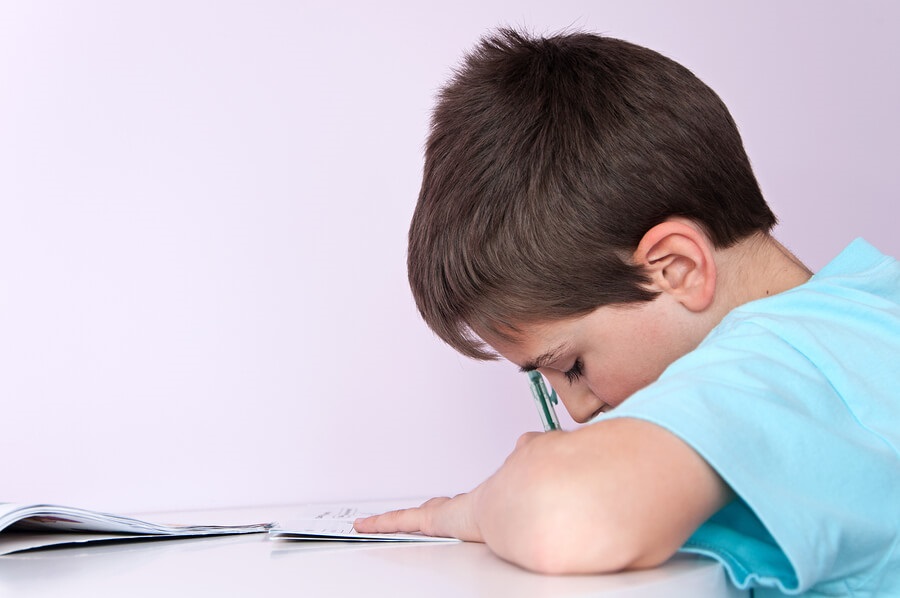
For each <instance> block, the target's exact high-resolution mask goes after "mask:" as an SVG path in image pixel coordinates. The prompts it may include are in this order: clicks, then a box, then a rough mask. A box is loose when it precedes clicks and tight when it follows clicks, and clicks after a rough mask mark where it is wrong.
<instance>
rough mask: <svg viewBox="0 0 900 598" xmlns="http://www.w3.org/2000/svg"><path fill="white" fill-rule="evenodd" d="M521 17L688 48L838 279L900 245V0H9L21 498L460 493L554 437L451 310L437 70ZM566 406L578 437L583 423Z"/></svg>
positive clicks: (1, 161)
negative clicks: (842, 265)
mask: <svg viewBox="0 0 900 598" xmlns="http://www.w3.org/2000/svg"><path fill="white" fill-rule="evenodd" d="M498 25H511V26H517V27H525V28H527V29H529V30H531V31H533V32H537V33H552V32H555V31H558V30H561V29H564V28H572V29H586V30H590V31H595V32H601V33H605V34H609V35H612V36H615V37H621V38H624V39H627V40H630V41H633V42H636V43H639V44H642V45H646V46H649V47H651V48H653V49H655V50H658V51H660V52H662V53H664V54H666V55H668V56H670V57H672V58H674V59H676V60H678V61H680V62H682V63H683V64H685V65H686V66H688V67H689V68H691V69H692V70H693V71H694V72H695V73H696V74H697V75H698V76H700V78H702V79H703V80H704V81H706V82H707V83H708V84H709V85H710V86H711V87H713V89H715V90H716V91H717V92H718V93H719V94H720V95H721V96H722V98H723V99H724V100H725V102H726V104H727V105H728V106H729V107H730V108H731V110H732V113H733V115H734V117H735V120H736V121H737V123H738V125H739V127H740V129H741V131H742V134H743V136H744V140H745V143H746V146H747V149H748V152H749V154H750V157H751V160H752V161H753V164H754V168H755V170H756V172H757V175H758V177H759V179H760V181H761V185H762V187H763V191H764V192H765V194H766V196H767V198H768V199H769V201H770V203H771V204H772V206H773V208H774V209H775V211H776V212H777V213H778V214H779V216H780V218H781V224H780V226H779V227H778V229H777V236H778V237H779V238H780V239H781V240H782V241H783V242H784V243H785V244H786V245H787V246H788V247H789V248H791V249H792V250H794V251H795V252H796V253H797V254H798V255H799V257H800V258H801V259H802V260H804V261H805V262H806V263H807V264H808V265H809V266H810V267H811V268H813V269H818V268H820V267H821V266H822V265H824V264H825V263H826V262H827V261H828V260H829V259H830V258H831V257H833V256H834V255H835V254H836V253H837V252H838V251H839V250H840V249H841V248H843V247H844V246H845V245H846V244H847V243H848V242H849V241H850V240H852V239H853V238H854V237H856V236H864V237H865V238H867V239H868V240H869V241H871V242H873V243H874V244H876V246H878V247H879V248H880V249H882V251H884V252H886V253H890V254H893V255H900V240H898V237H897V235H896V233H895V230H896V228H897V225H896V223H897V220H898V216H900V213H898V212H900V211H898V209H897V207H896V200H897V198H898V197H900V178H898V157H900V156H898V139H900V118H898V116H897V107H898V106H900V76H898V72H900V36H898V35H897V31H898V30H900V8H898V5H897V4H896V3H894V2H890V1H883V2H876V1H869V2H849V1H848V2H812V1H810V2H784V1H760V0H754V1H752V2H714V1H708V2H701V1H681V2H671V1H667V0H660V1H654V2H650V1H647V2H633V1H621V2H613V1H605V2H604V1H597V0H592V1H589V0H558V1H556V2H552V3H551V2H546V0H540V1H536V0H528V1H522V0H516V1H513V0H477V1H475V0H462V1H460V2H453V3H440V4H437V3H434V4H432V3H426V2H414V1H412V0H410V1H408V2H402V1H397V0H387V1H383V2H378V3H375V2H363V1H361V0H350V1H345V2H343V3H324V2H322V3H318V2H317V3H313V2H288V1H275V0H254V1H252V2H251V1H249V0H247V1H244V2H236V1H230V2H228V1H218V0H216V1H213V0H209V1H203V0H178V1H174V0H154V1H152V2H150V1H146V2H137V1H135V2H118V1H113V0H109V1H96V0H94V1H92V0H83V1H80V2H66V1H63V0H60V1H57V2H45V1H39V0H21V1H18V2H14V1H6V0H4V1H3V2H2V3H0V401H2V412H0V413H2V415H0V421H2V423H3V427H2V431H0V450H2V454H3V458H2V466H0V467H2V472H0V479H2V482H0V488H2V490H0V500H7V501H40V502H58V503H64V504H72V505H78V506H85V507H91V508H102V509H108V510H122V511H128V510H148V509H165V508H193V507H198V508H203V507H214V506H228V505H243V504H274V503H291V502H299V501H319V500H331V499H363V498H389V497H402V496H426V495H432V494H445V493H456V492H461V491H465V490H467V489H469V488H470V487H472V486H474V485H475V484H477V483H478V482H479V481H480V480H481V479H483V478H484V477H485V476H487V475H489V474H490V473H491V472H492V471H494V469H495V468H496V467H497V466H498V465H499V464H500V463H501V462H502V459H503V458H504V456H505V455H506V454H507V453H508V452H509V450H510V449H511V448H512V446H513V445H514V443H515V440H516V438H517V437H518V435H519V434H520V433H522V432H524V431H528V430H535V429H537V428H538V425H539V421H538V418H537V414H536V411H535V409H534V406H533V404H532V402H531V398H530V395H529V392H528V389H527V383H526V380H525V377H524V376H522V375H521V374H518V373H517V372H516V369H515V367H513V366H511V365H508V364H502V363H489V364H483V363H476V362H471V361H468V360H466V359H464V358H462V357H458V356H456V355H455V354H454V353H453V352H452V351H451V350H450V349H449V348H447V347H444V346H442V345H441V344H440V342H438V340H436V338H435V337H434V336H433V335H432V334H431V333H430V332H429V331H428V330H427V328H426V327H425V325H424V324H423V323H422V322H421V320H420V319H419V317H418V314H417V313H416V311H415V308H414V306H413V304H412V300H411V297H410V294H409V291H408V288H407V283H406V273H405V251H406V248H405V244H406V238H405V237H406V232H407V226H408V222H409V218H410V216H411V214H412V210H413V206H414V204H415V199H416V196H417V192H418V187H419V181H420V174H421V172H420V171H421V162H422V146H423V142H424V139H425V135H426V132H427V123H428V117H429V111H430V106H431V104H432V100H433V98H434V95H435V92H436V90H437V89H438V88H439V86H440V85H441V83H442V82H443V81H444V80H445V79H446V78H447V77H448V75H449V74H450V73H451V72H452V68H453V66H454V65H455V64H456V63H457V62H458V61H459V59H460V57H461V56H462V54H463V52H464V51H465V50H467V49H468V48H470V47H471V46H472V45H473V43H475V41H476V40H477V39H478V38H479V37H480V36H481V35H483V34H484V33H485V32H486V31H488V30H489V29H491V28H492V27H495V26H498ZM567 425H571V423H568V424H567Z"/></svg>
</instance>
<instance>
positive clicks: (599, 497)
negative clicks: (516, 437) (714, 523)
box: [356, 418, 732, 573]
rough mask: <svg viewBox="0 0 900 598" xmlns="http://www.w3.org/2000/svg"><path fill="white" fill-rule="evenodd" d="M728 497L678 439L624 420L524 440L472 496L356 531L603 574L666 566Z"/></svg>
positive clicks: (547, 569)
mask: <svg viewBox="0 0 900 598" xmlns="http://www.w3.org/2000/svg"><path fill="white" fill-rule="evenodd" d="M731 497H732V495H731V491H730V490H729V489H728V487H727V486H726V485H725V483H724V482H723V481H722V480H721V478H720V477H719V476H718V475H717V474H716V473H715V471H714V470H713V469H712V468H711V467H710V466H709V465H708V464H707V463H706V461H704V460H703V459H702V458H701V457H700V456H699V455H698V454H697V453H696V452H695V451H694V450H693V449H691V448H690V447H689V446H688V445H687V444H685V443H684V442H683V441H681V440H680V439H679V438H677V437H676V436H674V435H673V434H671V433H670V432H668V431H666V430H665V429H663V428H661V427H659V426H656V425H654V424H651V423H648V422H645V421H642V420H637V419H629V418H623V419H614V420H610V421H606V422H599V423H596V424H592V425H589V426H585V427H583V428H580V429H578V430H576V431H574V432H549V433H546V434H527V435H525V436H523V437H522V439H520V441H519V443H518V445H517V446H516V449H515V450H514V451H513V453H512V454H511V455H510V456H509V458H508V459H507V460H506V462H505V463H504V464H503V466H502V467H501V468H500V469H499V470H498V471H497V473H495V474H494V475H493V476H491V477H490V478H488V479H487V480H486V481H485V482H484V483H482V484H481V485H480V486H478V487H477V488H476V489H475V490H473V491H472V492H470V493H468V494H461V495H459V496H457V497H455V498H452V499H450V498H439V499H432V500H430V501H428V502H427V503H425V504H424V505H422V506H421V507H418V508H415V509H405V510H403V511H394V512H391V513H385V514H383V515H377V516H375V517H370V518H367V519H364V520H360V521H357V523H356V528H357V529H358V530H359V531H367V532H372V531H377V532H393V531H421V532H423V533H426V534H429V535H441V536H452V537H457V538H461V539H463V540H471V541H483V542H486V543H487V545H488V546H489V547H490V548H491V550H493V551H494V552H495V553H496V554H497V555H499V556H500V557H502V558H504V559H506V560H509V561H511V562H513V563H516V564H518V565H520V566H522V567H525V568H527V569H531V570H534V571H539V572H542V573H601V572H611V571H619V570H622V569H629V568H641V567H651V566H654V565H657V564H659V563H662V562H663V561H665V560H666V559H668V558H669V557H670V556H672V555H673V554H674V553H675V551H677V550H678V548H679V547H681V545H682V544H683V543H684V541H685V540H686V539H687V538H688V536H690V535H691V533H693V531H694V530H695V529H697V527H699V526H700V524H702V523H703V522H704V521H705V520H706V519H707V518H709V516H710V515H712V514H713V513H715V512H716V511H717V510H718V509H719V508H721V507H722V506H724V505H725V504H726V503H727V502H728V501H729V500H730V499H731Z"/></svg>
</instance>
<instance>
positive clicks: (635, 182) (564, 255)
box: [408, 29, 775, 359]
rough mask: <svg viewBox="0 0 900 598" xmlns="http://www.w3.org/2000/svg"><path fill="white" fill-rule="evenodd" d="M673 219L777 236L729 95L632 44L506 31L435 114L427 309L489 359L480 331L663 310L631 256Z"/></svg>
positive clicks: (417, 218)
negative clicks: (644, 304)
mask: <svg viewBox="0 0 900 598" xmlns="http://www.w3.org/2000/svg"><path fill="white" fill-rule="evenodd" d="M670 216H684V217H687V218H690V219H692V220H694V221H695V222H697V223H699V224H700V225H702V226H703V227H704V228H705V230H706V231H707V232H708V233H709V235H710V237H711V238H712V240H713V242H714V243H715V244H716V245H717V246H718V247H727V246H729V245H732V244H733V243H735V242H736V241H738V240H740V239H742V238H744V237H746V236H748V235H750V234H753V233H756V232H759V231H764V232H768V231H769V230H770V229H771V228H772V226H774V224H775V216H774V214H773V213H772V211H771V210H770V209H769V207H768V206H767V205H766V202H765V200H764V199H763V197H762V194H761V192H760V189H759V185H758V184H757V182H756V178H755V177H754V176H753V171H752V169H751V167H750V162H749V160H748V159H747V155H746V153H745V152H744V148H743V144H742V142H741V138H740V135H739V133H738V131H737V127H736V126H735V124H734V121H733V120H732V118H731V115H730V114H729V113H728V110H727V108H726V107H725V105H724V104H723V103H722V101H721V100H720V99H719V97H718V96H717V95H716V94H715V93H714V92H713V91H712V90H711V89H710V88H709V87H707V86H706V85H705V84H703V82H701V81H700V80H699V79H698V78H697V77H695V76H694V75H693V73H691V72H690V71H689V70H687V69H686V68H684V67H683V66H681V65H680V64H678V63H676V62H674V61H672V60H670V59H668V58H666V57H664V56H662V55H660V54H658V53H656V52H653V51H652V50H648V49H646V48H642V47H640V46H636V45H634V44H631V43H628V42H624V41H621V40H618V39H613V38H607V37H601V36H598V35H593V34H589V33H567V34H561V35H556V36H553V37H545V38H535V37H530V36H529V35H527V34H524V33H521V32H517V31H513V30H508V29H501V30H499V31H497V32H496V33H494V34H492V35H490V36H488V37H485V38H483V39H482V40H481V42H480V43H479V44H478V45H477V46H476V48H475V49H474V51H472V52H471V53H470V54H468V55H467V56H466V58H465V60H464V62H463V64H462V65H461V67H460V68H459V69H458V70H457V71H456V73H455V75H454V77H453V78H452V79H451V80H450V82H449V83H448V84H447V85H446V86H445V87H444V88H443V89H442V90H441V92H440V94H439V97H438V101H437V104H436V106H435V109H434V113H433V115H432V123H431V133H430V136H429V138H428V142H427V145H426V152H425V167H424V176H423V180H422V189H421V192H420V195H419V200H418V204H417V206H416V210H415V214H414V215H413V219H412V223H411V225H410V230H409V256H408V268H409V280H410V285H411V287H412V291H413V295H414V296H415V300H416V305H417V306H418V308H419V311H420V312H421V314H422V316H423V317H424V319H425V321H426V322H427V323H428V325H429V326H430V327H431V328H432V330H434V331H435V333H436V334H437V335H438V336H440V337H441V338H442V339H443V340H444V341H446V342H447V343H449V344H450V345H451V346H453V347H454V348H456V349H457V350H458V351H460V352H462V353H463V354H465V355H468V356H470V357H475V358H478V359H492V358H494V355H493V353H491V352H489V351H487V350H485V347H484V344H483V343H482V342H481V340H480V339H479V338H478V337H477V335H476V334H475V333H474V332H473V330H479V331H490V332H491V333H493V334H501V336H503V334H502V332H501V330H502V329H504V328H505V329H512V330H515V325H516V323H524V322H533V321H536V320H546V319H551V320H552V319H559V318H565V317H571V316H576V315H581V314H584V313H588V312H590V311H592V310H593V309H594V308H596V307H598V306H601V305H609V304H621V303H629V302H635V301H649V300H652V299H653V298H654V297H655V295H654V294H653V293H651V292H650V291H648V290H647V289H646V288H645V286H644V283H646V279H645V277H644V275H643V272H642V270H641V269H640V268H639V267H637V266H635V265H634V264H633V263H631V261H630V255H631V253H632V252H633V251H634V249H635V248H636V247H637V245H638V243H639V241H640V240H641V238H642V237H643V235H644V234H645V233H646V232H647V231H648V230H649V229H651V228H652V227H653V226H655V225H656V224H659V223H660V222H663V221H664V220H665V219H666V218H668V217H670Z"/></svg>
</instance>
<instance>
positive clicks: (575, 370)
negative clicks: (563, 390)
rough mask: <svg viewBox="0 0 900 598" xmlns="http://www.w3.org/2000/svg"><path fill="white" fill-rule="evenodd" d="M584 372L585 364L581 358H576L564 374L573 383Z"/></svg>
mask: <svg viewBox="0 0 900 598" xmlns="http://www.w3.org/2000/svg"><path fill="white" fill-rule="evenodd" d="M583 373H584V364H583V363H581V359H576V360H575V363H573V364H572V367H570V368H569V369H568V370H566V371H565V372H563V376H565V377H566V380H568V382H569V384H573V383H574V382H575V381H576V380H578V378H580V377H581V375H582V374H583Z"/></svg>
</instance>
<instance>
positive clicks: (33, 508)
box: [0, 503, 274, 556]
mask: <svg viewBox="0 0 900 598" xmlns="http://www.w3.org/2000/svg"><path fill="white" fill-rule="evenodd" d="M273 526H274V523H257V524H252V525H237V526H222V525H162V524H157V523H149V522H147V521H141V520H139V519H132V518H130V517H122V516H121V515H113V514H110V513H100V512H97V511H87V510H85V509H77V508H73V507H62V506H58V505H39V504H35V505H22V504H16V503H0V532H2V533H0V556H2V555H4V554H9V553H11V552H17V551H20V550H28V549H31V548H42V547H46V546H54V545H58V544H72V543H81V542H97V541H103V540H106V541H109V540H130V539H137V538H176V537H185V536H211V535H219V534H248V533H257V532H266V531H268V530H269V529H270V528H271V527H273Z"/></svg>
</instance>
